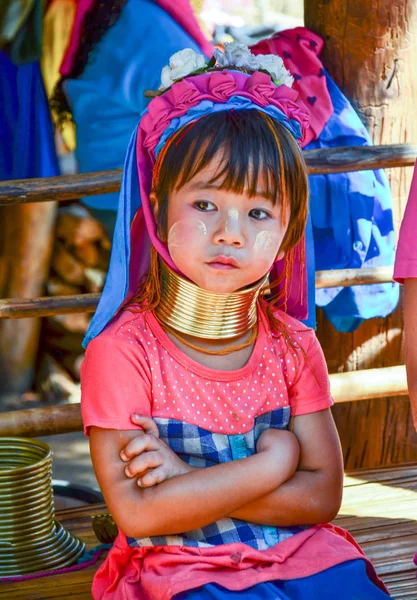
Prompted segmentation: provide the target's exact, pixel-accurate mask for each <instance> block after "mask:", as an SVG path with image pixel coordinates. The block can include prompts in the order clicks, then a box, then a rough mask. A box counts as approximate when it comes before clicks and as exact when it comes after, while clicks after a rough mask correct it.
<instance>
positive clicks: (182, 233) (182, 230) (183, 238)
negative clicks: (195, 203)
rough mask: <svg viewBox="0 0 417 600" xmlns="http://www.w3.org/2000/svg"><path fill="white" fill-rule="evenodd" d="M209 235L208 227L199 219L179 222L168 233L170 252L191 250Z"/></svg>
mask: <svg viewBox="0 0 417 600" xmlns="http://www.w3.org/2000/svg"><path fill="white" fill-rule="evenodd" d="M206 235H207V227H206V226H205V224H204V223H203V221H200V220H198V219H187V220H182V221H177V222H176V223H174V224H173V225H172V227H170V230H169V231H168V250H169V251H170V252H171V250H175V249H176V248H187V249H189V248H190V245H193V244H194V243H195V242H198V241H199V240H201V239H202V238H203V237H204V236H206Z"/></svg>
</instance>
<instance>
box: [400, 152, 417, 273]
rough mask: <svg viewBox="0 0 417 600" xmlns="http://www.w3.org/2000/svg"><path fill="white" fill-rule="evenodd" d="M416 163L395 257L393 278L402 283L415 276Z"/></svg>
mask: <svg viewBox="0 0 417 600" xmlns="http://www.w3.org/2000/svg"><path fill="white" fill-rule="evenodd" d="M416 230H417V163H416V166H415V167H414V175H413V180H412V182H411V188H410V195H409V197H408V202H407V206H406V209H405V213H404V218H403V220H402V223H401V229H400V237H399V239H398V247H397V254H396V257H395V266H394V279H395V281H398V283H404V279H407V278H408V277H417V241H416Z"/></svg>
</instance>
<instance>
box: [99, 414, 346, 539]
mask: <svg viewBox="0 0 417 600" xmlns="http://www.w3.org/2000/svg"><path fill="white" fill-rule="evenodd" d="M146 419H147V420H146ZM140 422H142V425H143V426H144V429H145V432H140V431H138V430H133V431H132V430H129V431H118V430H111V429H101V428H98V427H91V430H90V450H91V456H92V461H93V465H94V469H95V472H96V475H97V479H98V482H99V484H100V487H101V489H102V492H103V495H104V497H105V500H106V503H107V506H108V508H109V510H110V512H111V514H112V516H113V518H114V520H115V522H116V523H117V525H118V526H119V527H120V529H121V530H122V531H123V532H124V533H125V534H126V535H127V536H129V537H149V536H154V535H167V534H176V533H182V532H184V531H190V530H192V529H196V528H199V527H204V526H205V525H208V524H210V523H213V522H214V521H217V520H218V519H221V518H224V517H234V518H237V519H244V520H247V521H251V522H255V523H260V524H265V525H276V526H278V525H280V526H290V525H301V524H303V525H304V524H318V523H323V522H326V521H329V520H331V519H333V518H334V517H335V516H336V514H337V512H338V510H339V508H340V503H341V497H342V487H343V464H342V457H341V451H340V443H339V438H338V435H337V431H336V428H335V425H334V422H333V418H332V416H331V413H330V410H324V411H320V412H317V413H311V414H308V415H303V416H300V417H295V419H294V433H291V432H289V431H281V430H273V429H268V430H266V431H265V432H264V433H262V434H261V436H260V437H259V440H258V443H257V448H256V450H257V451H256V453H255V454H254V455H253V456H250V457H248V458H243V459H241V460H237V461H232V462H229V463H223V464H219V465H215V466H211V467H206V468H197V469H196V468H192V467H189V466H188V465H187V464H186V463H184V462H183V461H181V460H180V459H179V457H177V456H176V455H175V454H174V453H173V452H172V451H171V450H170V449H169V448H168V447H167V446H166V445H165V444H164V443H163V442H162V441H161V440H159V439H158V434H157V429H156V427H155V426H154V427H152V423H153V422H152V420H151V419H150V418H147V417H145V418H139V420H138V424H140ZM146 431H147V433H146ZM154 448H158V449H156V450H155V449H154ZM158 452H159V453H160V454H161V453H162V455H163V461H165V462H166V463H169V461H171V463H170V464H171V466H172V468H171V470H170V472H169V473H167V475H166V478H165V479H164V480H162V481H161V482H160V483H158V484H157V485H153V484H151V480H152V477H150V475H152V471H155V472H156V468H155V467H152V466H151V465H152V463H153V464H155V456H156V455H157V454H158ZM121 456H122V457H123V459H124V461H123V460H122V458H121ZM159 462H161V461H159ZM126 467H127V471H126V470H125V469H126ZM149 469H150V470H149ZM129 471H130V472H129ZM144 473H148V475H145V476H144V477H143V474H144ZM127 474H129V475H130V476H127ZM138 476H139V477H138ZM146 477H148V484H146V479H145V478H146ZM138 478H139V480H140V481H141V482H142V487H140V486H139V485H138V484H137V480H138Z"/></svg>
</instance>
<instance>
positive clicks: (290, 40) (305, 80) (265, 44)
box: [251, 27, 333, 145]
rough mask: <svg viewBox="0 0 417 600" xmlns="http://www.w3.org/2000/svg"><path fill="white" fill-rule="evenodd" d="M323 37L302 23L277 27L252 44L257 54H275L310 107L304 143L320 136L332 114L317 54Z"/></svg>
mask: <svg viewBox="0 0 417 600" xmlns="http://www.w3.org/2000/svg"><path fill="white" fill-rule="evenodd" d="M323 46H324V41H323V40H322V39H321V38H320V37H319V36H318V35H316V34H315V33H313V32H312V31H310V30H308V29H306V28H305V27H296V28H294V29H287V30H285V31H280V32H279V33H276V34H275V35H273V36H272V37H270V38H267V39H265V40H261V41H260V42H258V43H257V44H255V45H254V46H251V52H252V53H253V54H255V55H257V54H277V55H278V56H280V57H281V58H282V60H283V61H284V64H285V66H286V68H287V69H288V70H289V71H290V73H291V75H292V76H293V77H294V86H293V87H294V89H296V90H297V91H298V92H299V94H300V98H301V100H302V101H303V102H304V104H305V105H306V106H307V107H308V109H309V111H310V129H309V130H308V132H307V135H306V138H305V145H307V144H309V143H310V142H311V141H312V140H315V139H317V138H318V137H319V135H320V134H321V132H322V131H323V129H324V126H325V125H326V123H327V121H328V120H329V119H330V117H331V116H332V114H333V104H332V100H331V98H330V94H329V92H328V90H327V84H326V76H325V75H326V74H325V71H324V68H323V64H322V62H321V61H320V59H319V55H320V54H321V51H322V50H323Z"/></svg>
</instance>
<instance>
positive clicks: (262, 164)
mask: <svg viewBox="0 0 417 600" xmlns="http://www.w3.org/2000/svg"><path fill="white" fill-rule="evenodd" d="M161 152H162V155H161V156H160V160H159V162H160V164H158V161H157V166H156V169H155V172H154V189H153V191H154V193H155V195H156V197H157V198H158V203H159V211H158V212H159V215H158V217H159V218H158V221H159V229H160V232H161V233H166V213H167V201H168V197H169V195H170V193H172V192H173V191H174V190H179V189H181V188H182V187H183V186H184V185H185V184H186V183H188V182H189V181H191V179H193V178H194V177H195V176H196V175H197V174H198V173H199V172H200V171H202V170H203V169H204V168H205V167H207V166H208V165H209V164H210V163H211V161H212V160H213V159H214V158H215V157H219V156H220V157H221V163H220V168H219V170H218V172H217V173H216V175H215V177H214V178H213V179H212V180H211V181H210V183H215V182H217V183H218V185H219V186H220V187H221V188H222V189H225V190H227V191H233V192H235V193H237V194H242V193H243V192H246V193H247V194H248V195H249V196H255V195H256V194H257V193H259V192H261V193H262V194H263V195H265V196H266V197H268V198H269V199H270V200H271V202H272V203H273V204H276V203H283V204H284V205H288V208H289V209H290V211H291V215H292V218H294V217H296V216H297V214H295V213H298V212H299V211H300V210H301V212H302V213H303V215H298V216H300V217H301V221H304V222H303V223H300V226H301V229H302V230H304V226H305V218H306V215H307V195H308V192H307V189H308V188H307V176H306V169H305V164H304V160H303V158H302V155H301V152H300V149H299V147H298V145H297V143H296V141H295V139H294V138H293V136H292V134H291V133H290V132H289V131H288V130H287V129H286V128H285V127H284V126H283V125H281V124H280V123H278V122H276V121H274V120H273V119H271V118H270V117H268V116H267V115H265V114H264V113H262V112H260V111H257V110H241V111H233V110H232V111H221V112H217V113H212V114H210V115H207V116H205V117H202V118H200V119H199V120H198V121H196V122H194V123H192V124H189V125H185V126H184V127H183V128H182V129H181V130H180V131H179V132H178V133H177V134H176V135H174V138H173V139H172V140H171V141H170V142H168V147H167V148H166V150H165V151H164V149H163V150H162V151H161ZM291 220H293V219H291ZM297 229H299V227H297Z"/></svg>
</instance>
